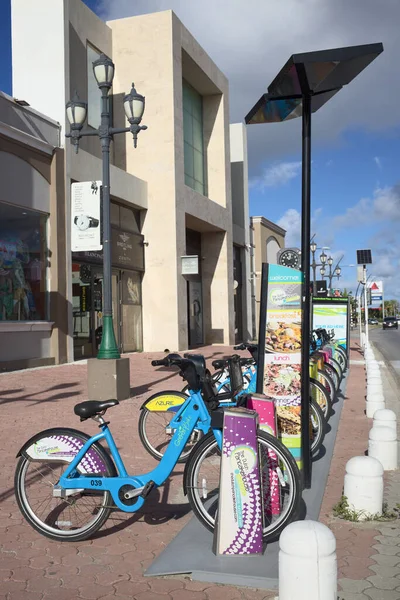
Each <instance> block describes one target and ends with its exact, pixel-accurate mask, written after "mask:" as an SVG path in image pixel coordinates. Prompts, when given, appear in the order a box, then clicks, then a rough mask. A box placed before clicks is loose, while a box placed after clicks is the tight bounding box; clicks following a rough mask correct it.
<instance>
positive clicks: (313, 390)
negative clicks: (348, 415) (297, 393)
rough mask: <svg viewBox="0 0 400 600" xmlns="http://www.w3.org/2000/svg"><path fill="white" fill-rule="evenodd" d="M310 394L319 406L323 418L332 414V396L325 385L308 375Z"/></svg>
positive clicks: (327, 417)
mask: <svg viewBox="0 0 400 600" xmlns="http://www.w3.org/2000/svg"><path fill="white" fill-rule="evenodd" d="M310 396H311V399H312V400H314V401H315V402H317V404H319V406H320V407H321V410H322V412H323V413H324V417H325V419H329V417H330V416H331V414H332V398H331V396H330V393H329V392H328V390H327V389H326V387H325V386H324V385H322V383H320V382H319V381H317V380H316V379H314V378H313V377H310Z"/></svg>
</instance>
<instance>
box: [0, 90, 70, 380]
mask: <svg viewBox="0 0 400 600" xmlns="http://www.w3.org/2000/svg"><path fill="white" fill-rule="evenodd" d="M0 115H1V116H0V180H1V188H0V340H1V343H0V371H1V370H4V369H10V368H24V367H28V366H39V365H43V364H54V363H55V362H59V361H61V362H63V361H65V360H66V337H67V335H66V334H67V332H66V328H65V322H64V318H63V317H64V315H65V314H66V288H65V276H66V265H65V195H64V185H63V182H64V153H63V151H62V150H61V149H60V148H59V145H60V126H59V124H58V123H56V122H55V121H53V120H51V119H49V118H48V117H46V116H44V115H42V114H40V113H39V112H37V111H35V110H33V109H32V108H30V107H28V106H24V103H22V104H21V103H20V102H19V101H18V100H14V99H13V98H11V97H9V96H7V95H6V94H4V93H2V92H0ZM60 182H62V185H60ZM55 232H58V233H57V234H56V233H55ZM50 265H51V268H50Z"/></svg>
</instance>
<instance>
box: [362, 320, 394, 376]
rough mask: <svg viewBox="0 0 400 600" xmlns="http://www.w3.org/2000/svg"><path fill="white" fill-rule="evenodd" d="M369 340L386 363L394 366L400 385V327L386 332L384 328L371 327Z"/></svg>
mask: <svg viewBox="0 0 400 600" xmlns="http://www.w3.org/2000/svg"><path fill="white" fill-rule="evenodd" d="M369 338H370V340H371V342H373V343H374V344H375V345H376V347H377V349H378V350H379V352H380V353H381V354H382V355H383V357H384V359H385V361H386V362H387V363H389V364H390V365H391V366H392V368H393V370H394V372H395V373H396V375H397V380H398V382H399V384H400V326H399V329H393V330H390V329H385V331H383V329H382V326H373V327H370V329H369Z"/></svg>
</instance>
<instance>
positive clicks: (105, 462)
mask: <svg viewBox="0 0 400 600" xmlns="http://www.w3.org/2000/svg"><path fill="white" fill-rule="evenodd" d="M88 439H89V436H88V435H87V434H86V433H83V432H81V431H76V430H75V429H69V428H57V429H48V430H46V431H42V432H41V433H38V434H37V435H36V436H34V437H33V438H31V439H30V440H29V442H27V443H26V444H25V446H24V448H23V449H22V451H21V458H20V459H19V461H18V464H17V468H16V470H15V478H14V489H15V497H16V499H17V503H18V506H19V509H20V511H21V513H22V515H23V516H24V518H25V519H26V520H27V521H28V523H29V524H30V525H31V526H32V527H33V528H34V529H36V531H38V532H39V533H41V534H42V535H45V536H46V537H48V538H50V539H52V540H57V541H58V542H65V541H68V542H79V541H82V540H86V539H87V538H88V537H90V536H91V535H93V533H95V532H96V531H97V530H98V529H100V527H102V525H103V524H104V523H105V521H106V520H107V518H108V516H109V514H110V511H111V506H110V504H111V503H112V498H111V494H110V492H107V491H103V490H99V489H96V490H70V492H71V493H68V492H67V495H66V497H65V498H60V497H54V496H53V488H54V485H56V484H57V483H58V481H59V479H60V476H61V475H62V473H63V472H64V471H65V469H66V466H67V465H68V464H69V463H70V462H71V461H72V459H73V457H74V456H76V455H77V453H78V452H79V450H80V449H81V448H82V447H83V445H84V444H85V443H86V441H87V440H88ZM77 471H78V472H79V474H80V475H83V474H84V475H85V476H87V477H90V476H92V477H93V476H102V477H114V476H116V475H117V472H116V469H115V466H114V463H113V461H112V460H111V458H110V457H109V455H108V454H107V453H106V451H105V450H104V448H103V447H102V446H101V445H100V444H98V443H94V444H93V445H92V446H91V447H90V449H89V450H88V451H87V453H86V454H85V456H84V457H83V459H82V460H81V462H80V463H79V465H78V467H77Z"/></svg>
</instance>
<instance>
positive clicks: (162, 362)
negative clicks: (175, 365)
mask: <svg viewBox="0 0 400 600" xmlns="http://www.w3.org/2000/svg"><path fill="white" fill-rule="evenodd" d="M151 366H152V367H168V362H167V361H166V359H165V358H163V359H162V360H152V361H151Z"/></svg>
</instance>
